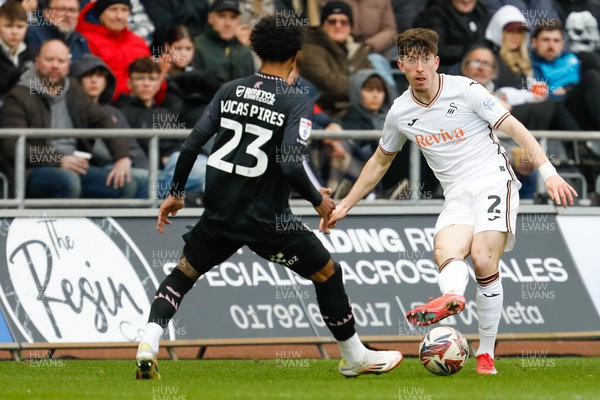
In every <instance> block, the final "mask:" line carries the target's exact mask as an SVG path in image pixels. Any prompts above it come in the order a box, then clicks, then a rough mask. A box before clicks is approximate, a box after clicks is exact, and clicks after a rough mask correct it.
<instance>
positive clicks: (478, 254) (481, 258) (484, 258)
mask: <svg viewBox="0 0 600 400" xmlns="http://www.w3.org/2000/svg"><path fill="white" fill-rule="evenodd" d="M471 260H472V261H473V269H474V270H475V275H476V276H488V275H490V274H493V273H494V272H496V271H498V260H496V259H495V257H494V256H493V255H492V254H490V253H489V252H487V251H475V250H474V251H473V252H472V253H471Z"/></svg>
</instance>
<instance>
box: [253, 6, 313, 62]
mask: <svg viewBox="0 0 600 400" xmlns="http://www.w3.org/2000/svg"><path fill="white" fill-rule="evenodd" d="M304 25H305V23H304V21H303V20H301V19H298V18H280V17H279V18H278V17H275V16H268V17H264V18H262V19H261V20H260V21H259V22H258V23H257V24H256V25H255V26H254V29H253V30H252V33H251V34H250V44H251V46H252V50H254V52H255V53H256V54H257V55H258V56H259V57H260V59H261V60H263V61H267V62H284V61H287V60H289V59H290V58H292V57H293V56H295V55H296V54H297V53H298V51H300V49H301V48H302V42H303V38H304V35H303V34H304Z"/></svg>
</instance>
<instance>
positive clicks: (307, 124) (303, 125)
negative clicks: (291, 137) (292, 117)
mask: <svg viewBox="0 0 600 400" xmlns="http://www.w3.org/2000/svg"><path fill="white" fill-rule="evenodd" d="M311 129H312V121H311V120H310V119H308V118H300V126H299V129H298V134H299V135H300V139H302V140H304V141H306V140H308V138H309V137H310V131H311Z"/></svg>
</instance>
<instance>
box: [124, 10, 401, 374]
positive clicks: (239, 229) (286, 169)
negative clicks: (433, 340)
mask: <svg viewBox="0 0 600 400" xmlns="http://www.w3.org/2000/svg"><path fill="white" fill-rule="evenodd" d="M294 22H296V23H294ZM300 22H301V21H292V20H277V19H276V18H275V17H265V18H263V19H262V20H261V21H260V22H259V23H258V24H257V25H256V26H255V28H254V30H253V31H252V34H251V43H252V48H253V50H254V51H255V52H256V54H257V55H258V56H259V57H260V59H261V62H262V64H261V69H260V71H259V72H258V73H256V74H255V75H253V76H249V77H247V78H242V79H238V80H235V81H231V82H229V83H227V84H225V85H223V86H222V87H221V89H220V90H219V91H218V92H217V94H216V95H215V97H214V99H213V100H212V101H211V103H210V104H209V106H208V107H207V109H206V110H205V111H204V113H203V115H202V117H201V118H200V120H199V121H198V122H197V123H196V125H195V126H194V129H193V131H192V133H191V134H190V136H189V137H188V138H187V139H186V141H185V143H184V144H183V148H182V150H181V154H180V156H179V159H178V161H177V166H176V168H175V174H174V176H173V182H172V183H171V190H170V195H169V196H168V197H167V199H165V201H164V203H163V204H162V206H161V207H160V211H159V215H158V224H157V230H158V231H160V232H161V233H162V232H163V230H164V225H165V224H170V223H171V221H170V220H169V216H175V215H176V214H177V211H178V210H180V209H181V208H182V207H183V204H184V201H183V197H184V196H185V193H184V192H183V191H182V190H181V189H183V188H184V187H185V184H186V180H187V177H188V174H189V172H190V170H191V168H192V165H193V164H194V161H195V160H196V156H197V155H198V153H199V152H200V149H201V147H202V146H203V145H204V144H205V143H206V142H207V141H208V139H210V138H211V137H212V136H213V135H215V134H216V138H215V143H214V145H213V150H212V152H211V154H210V156H209V158H208V165H207V171H206V191H205V196H204V206H205V211H204V213H203V214H202V217H201V218H200V221H199V222H198V223H197V224H196V226H195V227H194V228H193V229H192V230H191V231H190V232H188V233H187V234H185V235H184V236H183V238H184V241H185V246H184V249H183V256H182V257H181V260H180V261H179V264H178V265H177V268H175V269H174V270H173V272H172V273H171V274H170V275H169V276H167V277H166V278H165V280H164V281H163V282H162V283H161V285H160V286H159V288H158V290H157V292H156V295H155V297H154V301H153V302H152V307H151V309H150V316H149V319H148V324H147V325H146V330H145V333H144V337H143V338H142V340H141V342H140V345H139V347H138V352H137V356H136V364H137V378H138V379H159V378H160V376H159V374H158V368H157V365H156V354H157V353H158V345H159V339H160V337H161V336H162V334H163V330H164V328H165V327H166V326H167V324H168V323H169V321H170V320H171V318H172V317H173V315H174V314H175V312H176V311H177V308H178V307H179V304H180V303H181V301H182V298H183V296H184V295H185V294H186V293H187V292H188V291H189V290H190V289H191V288H192V286H193V285H194V283H195V282H196V280H197V279H198V278H199V277H200V276H201V275H203V274H204V273H205V272H207V271H208V270H210V269H211V268H212V267H213V266H215V265H218V264H220V263H221V262H223V261H225V260H226V259H227V258H229V257H230V256H231V255H232V254H233V253H235V252H236V251H237V250H238V249H239V248H240V247H242V246H244V245H246V246H248V247H249V248H250V249H252V250H253V251H254V252H256V254H258V255H260V256H261V257H264V258H266V259H269V260H271V261H274V262H278V263H280V264H282V265H285V266H286V267H288V268H291V269H292V270H293V271H295V272H296V273H298V274H299V275H301V276H303V277H305V278H308V279H311V280H312V281H313V282H314V286H315V291H316V294H317V302H318V304H319V307H320V310H321V315H322V316H323V320H324V321H325V322H326V325H327V327H328V328H329V330H330V331H331V333H332V334H333V336H334V337H335V338H336V340H337V341H338V344H339V347H340V351H341V354H342V357H343V358H342V361H341V362H340V365H339V371H340V372H341V373H342V374H343V375H345V376H358V375H361V374H367V373H375V374H380V373H384V372H388V371H391V370H392V369H393V368H395V367H396V366H397V365H398V364H400V362H401V361H402V354H401V353H400V352H397V351H372V350H368V349H367V348H365V347H364V345H363V344H362V342H361V341H360V339H359V337H358V335H357V333H356V331H355V329H354V317H353V315H352V309H351V306H350V303H349V301H348V296H347V295H346V292H345V290H344V284H343V280H342V269H341V266H340V265H339V264H338V263H336V262H334V261H333V260H332V259H331V256H330V254H329V252H328V251H327V250H326V249H325V248H324V247H323V245H322V244H321V242H320V241H319V240H318V238H317V237H316V236H315V234H314V233H312V232H311V231H310V230H309V229H308V228H305V229H302V230H294V231H288V232H281V231H278V230H277V227H278V226H279V225H278V224H277V221H278V219H279V218H285V219H279V221H281V220H284V221H289V220H292V219H291V218H293V216H292V212H291V210H290V207H289V202H288V198H289V195H290V186H291V187H292V188H294V190H296V191H297V192H298V193H299V194H300V195H302V197H304V198H305V199H306V200H308V201H309V202H310V203H311V204H312V205H313V206H314V207H315V210H316V211H317V213H318V214H319V215H320V216H321V217H322V218H324V219H325V220H327V219H328V218H329V216H330V215H331V212H332V211H333V209H334V208H335V205H334V203H333V200H332V199H331V198H330V197H329V194H330V193H331V191H330V190H329V189H325V188H321V189H320V190H317V189H315V188H314V186H312V184H311V182H310V180H309V179H308V177H307V176H306V173H305V171H304V168H303V166H302V160H303V158H304V150H305V146H306V141H307V140H308V138H309V135H310V131H311V124H312V123H311V120H312V117H313V103H312V101H311V100H309V99H308V97H307V96H306V95H303V94H302V90H301V89H300V88H298V87H297V86H294V85H288V84H287V83H286V79H288V78H289V76H290V73H291V72H292V70H293V68H294V65H295V61H296V55H297V53H298V51H299V50H300V48H301V46H302V34H303V32H302V31H303V29H302V28H301V26H300V25H301V24H300Z"/></svg>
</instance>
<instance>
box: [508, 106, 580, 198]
mask: <svg viewBox="0 0 600 400" xmlns="http://www.w3.org/2000/svg"><path fill="white" fill-rule="evenodd" d="M498 129H499V130H501V131H502V132H506V133H507V134H508V135H509V136H510V137H512V138H513V139H514V140H515V142H517V143H518V144H519V146H521V147H522V148H523V154H525V155H526V156H527V158H528V159H529V160H531V162H532V163H533V166H534V167H535V168H538V169H539V172H540V175H541V176H542V178H543V179H544V183H545V184H546V191H547V192H548V195H549V196H550V198H551V199H552V200H554V201H555V202H556V204H558V205H559V206H560V205H562V206H563V207H564V208H567V206H568V205H573V196H575V197H577V192H576V191H575V189H573V187H571V185H569V184H568V183H567V182H565V180H564V179H563V178H562V177H561V176H560V175H558V173H557V172H556V168H554V166H553V165H552V164H551V163H550V161H549V160H548V157H546V154H545V153H544V150H543V149H542V147H541V146H540V144H539V143H538V142H537V140H536V139H535V138H534V137H533V135H532V134H531V132H529V131H528V130H527V128H525V126H523V124H522V123H520V122H519V121H518V120H517V119H516V118H515V117H513V116H512V115H511V116H509V117H508V118H506V119H505V120H504V121H502V123H501V124H500V125H499V126H498Z"/></svg>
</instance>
